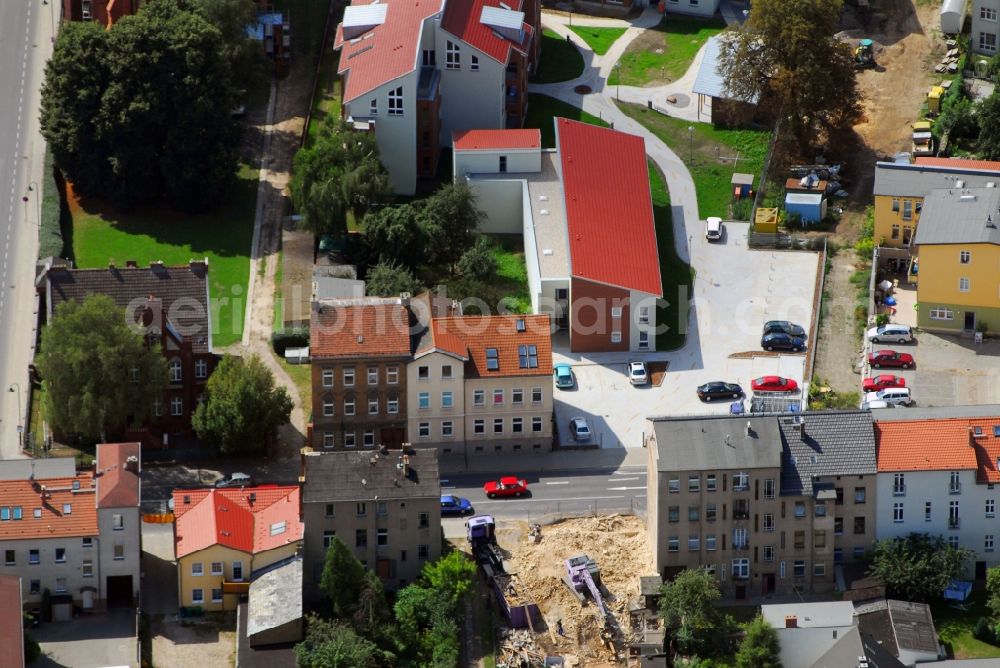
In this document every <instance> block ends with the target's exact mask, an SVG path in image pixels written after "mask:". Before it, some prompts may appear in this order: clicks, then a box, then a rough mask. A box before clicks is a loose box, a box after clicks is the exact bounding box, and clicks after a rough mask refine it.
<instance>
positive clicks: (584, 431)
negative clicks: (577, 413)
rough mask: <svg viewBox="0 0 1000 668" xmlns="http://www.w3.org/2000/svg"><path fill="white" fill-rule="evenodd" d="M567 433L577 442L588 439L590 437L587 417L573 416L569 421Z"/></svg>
mask: <svg viewBox="0 0 1000 668" xmlns="http://www.w3.org/2000/svg"><path fill="white" fill-rule="evenodd" d="M569 433H570V434H572V435H573V440H574V441H577V442H583V441H589V440H590V437H591V432H590V425H589V424H587V418H585V417H575V418H573V419H572V420H570V421H569Z"/></svg>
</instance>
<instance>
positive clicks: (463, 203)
mask: <svg viewBox="0 0 1000 668" xmlns="http://www.w3.org/2000/svg"><path fill="white" fill-rule="evenodd" d="M483 216H484V214H483V212H482V211H480V210H479V209H478V208H477V207H476V197H475V195H473V193H472V191H471V190H470V189H469V187H468V186H466V185H465V184H457V185H456V184H450V183H449V184H448V185H445V186H444V187H442V188H441V189H440V190H438V191H437V192H435V193H434V194H433V195H432V196H431V197H428V198H427V199H426V200H424V203H423V206H422V207H421V209H420V214H419V218H418V219H419V221H420V227H421V229H422V230H423V232H424V237H425V238H426V240H427V241H426V243H425V246H424V247H425V249H426V252H427V255H428V260H429V261H430V262H431V263H432V264H435V265H438V266H440V267H446V268H447V269H448V270H449V271H450V272H451V273H452V274H454V273H455V268H456V265H457V264H458V261H459V260H460V259H461V258H462V255H464V254H465V252H466V251H467V250H469V249H470V248H472V247H473V245H475V243H476V239H477V238H478V237H479V223H480V222H481V221H482V220H483Z"/></svg>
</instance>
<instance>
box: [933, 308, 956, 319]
mask: <svg viewBox="0 0 1000 668" xmlns="http://www.w3.org/2000/svg"><path fill="white" fill-rule="evenodd" d="M930 317H931V320H954V319H955V313H954V312H953V311H952V310H951V309H946V308H932V309H931V310H930Z"/></svg>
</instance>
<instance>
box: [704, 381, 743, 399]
mask: <svg viewBox="0 0 1000 668" xmlns="http://www.w3.org/2000/svg"><path fill="white" fill-rule="evenodd" d="M697 392H698V398H699V399H701V400H702V401H711V400H712V399H739V398H740V397H742V396H743V388H742V387H740V386H739V385H737V384H736V383H724V382H722V381H721V380H713V381H712V382H710V383H705V384H704V385H699V386H698V390H697Z"/></svg>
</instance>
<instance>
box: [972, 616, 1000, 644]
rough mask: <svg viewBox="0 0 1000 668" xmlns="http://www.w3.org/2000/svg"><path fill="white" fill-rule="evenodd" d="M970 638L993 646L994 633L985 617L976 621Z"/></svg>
mask: <svg viewBox="0 0 1000 668" xmlns="http://www.w3.org/2000/svg"><path fill="white" fill-rule="evenodd" d="M972 637H973V638H975V639H977V640H982V641H983V642H986V643H990V644H991V645H992V644H994V642H995V641H996V632H995V630H994V629H993V627H992V626H991V625H990V620H989V619H987V618H986V617H980V618H979V619H977V620H976V623H975V624H974V625H973V626H972Z"/></svg>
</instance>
